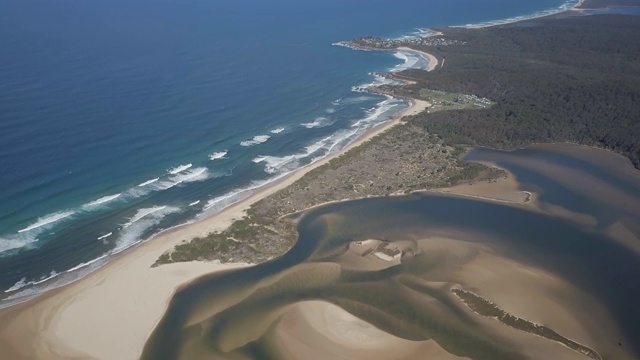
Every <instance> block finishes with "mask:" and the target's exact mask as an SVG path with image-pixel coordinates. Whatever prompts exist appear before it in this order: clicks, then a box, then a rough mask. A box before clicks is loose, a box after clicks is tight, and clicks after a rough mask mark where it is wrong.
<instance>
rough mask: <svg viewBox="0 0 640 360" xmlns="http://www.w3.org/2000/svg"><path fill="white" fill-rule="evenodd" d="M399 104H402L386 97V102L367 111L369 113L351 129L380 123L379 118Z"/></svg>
mask: <svg viewBox="0 0 640 360" xmlns="http://www.w3.org/2000/svg"><path fill="white" fill-rule="evenodd" d="M401 103H402V102H401V101H400V100H398V99H395V98H392V97H390V96H388V97H387V99H386V100H384V101H382V102H380V103H378V105H377V106H376V107H374V108H372V109H369V111H367V116H366V117H364V118H362V119H360V120H358V121H356V122H355V123H353V125H351V127H356V128H358V127H362V126H367V127H369V126H371V125H372V124H375V123H378V122H380V121H381V117H383V116H384V115H385V114H387V113H388V112H389V111H390V110H392V109H393V108H395V107H397V106H399V105H400V104H401Z"/></svg>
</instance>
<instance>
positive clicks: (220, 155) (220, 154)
mask: <svg viewBox="0 0 640 360" xmlns="http://www.w3.org/2000/svg"><path fill="white" fill-rule="evenodd" d="M228 152H229V151H228V150H222V151H216V152H214V153H213V154H211V155H209V160H211V161H213V160H218V159H224V158H225V156H226V155H227V153H228Z"/></svg>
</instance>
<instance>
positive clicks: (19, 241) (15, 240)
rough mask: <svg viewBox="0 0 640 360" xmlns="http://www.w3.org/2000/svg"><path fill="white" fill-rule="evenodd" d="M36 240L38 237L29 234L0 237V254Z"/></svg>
mask: <svg viewBox="0 0 640 360" xmlns="http://www.w3.org/2000/svg"><path fill="white" fill-rule="evenodd" d="M36 241H38V239H37V238H36V237H35V236H30V235H28V234H18V235H16V236H14V237H12V238H9V239H5V238H0V254H2V253H3V252H5V251H9V250H13V249H20V248H23V247H25V246H29V245H30V244H32V243H34V242H36Z"/></svg>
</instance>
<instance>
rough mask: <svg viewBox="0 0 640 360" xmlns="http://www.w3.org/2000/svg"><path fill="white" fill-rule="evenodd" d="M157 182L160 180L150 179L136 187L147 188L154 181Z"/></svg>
mask: <svg viewBox="0 0 640 360" xmlns="http://www.w3.org/2000/svg"><path fill="white" fill-rule="evenodd" d="M158 180H160V178H155V179H151V180H148V181H145V182H143V183H141V184H140V185H138V186H140V187H145V186H147V185H151V184H153V183H154V182H156V181H158Z"/></svg>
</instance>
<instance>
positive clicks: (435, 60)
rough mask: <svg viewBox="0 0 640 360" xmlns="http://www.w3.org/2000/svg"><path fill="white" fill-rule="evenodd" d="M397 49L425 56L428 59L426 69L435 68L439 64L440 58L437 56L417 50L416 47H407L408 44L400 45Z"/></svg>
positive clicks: (431, 69)
mask: <svg viewBox="0 0 640 360" xmlns="http://www.w3.org/2000/svg"><path fill="white" fill-rule="evenodd" d="M397 50H401V51H406V52H412V53H416V54H418V55H420V56H422V57H424V58H425V59H427V68H426V69H425V70H427V71H433V70H435V68H436V67H437V66H438V64H439V61H438V58H436V57H435V56H433V55H431V54H429V53H427V52H424V51H420V50H416V49H412V48H410V47H406V46H400V47H398V48H397Z"/></svg>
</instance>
